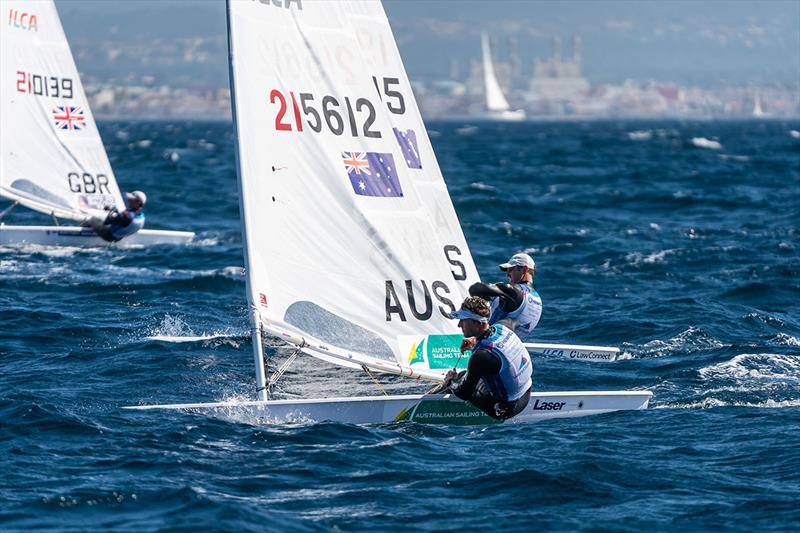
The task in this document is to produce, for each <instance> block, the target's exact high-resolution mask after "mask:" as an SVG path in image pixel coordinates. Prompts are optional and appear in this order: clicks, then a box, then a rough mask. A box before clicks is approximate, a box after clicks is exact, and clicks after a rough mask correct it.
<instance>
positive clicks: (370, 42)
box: [228, 0, 478, 372]
mask: <svg viewBox="0 0 800 533" xmlns="http://www.w3.org/2000/svg"><path fill="white" fill-rule="evenodd" d="M228 16H229V39H230V53H231V71H232V79H233V84H232V88H233V101H234V109H235V111H234V119H235V123H236V127H237V142H238V164H239V183H240V193H241V213H242V219H243V227H244V229H243V231H244V240H245V243H246V270H247V279H248V298H249V301H250V303H251V305H252V306H254V307H255V308H256V309H257V310H258V315H259V317H260V318H259V319H258V320H260V321H261V322H263V323H265V324H266V325H267V327H268V328H272V329H270V331H275V330H276V328H277V329H278V330H283V331H288V332H291V333H293V334H296V335H298V336H299V337H302V338H304V339H306V340H307V341H309V342H314V343H316V345H317V346H318V347H324V349H320V350H317V351H312V352H310V353H312V355H316V356H317V357H320V358H322V359H326V360H329V361H333V362H335V363H338V364H343V365H345V366H355V367H358V366H359V365H360V364H361V363H362V361H364V360H366V359H365V357H367V356H371V357H372V358H380V359H381V360H384V361H388V362H391V364H395V365H401V366H408V365H411V364H413V365H415V366H414V367H415V368H420V369H422V370H424V369H426V368H427V367H428V366H429V360H428V359H426V357H425V356H424V355H423V356H421V357H417V355H418V351H417V350H416V348H417V347H416V346H415V345H414V342H413V341H412V342H411V344H410V346H411V348H409V344H408V343H407V340H408V336H421V337H420V338H421V339H422V338H424V336H426V335H428V334H453V333H457V332H458V329H457V328H456V323H455V322H454V321H453V320H450V319H448V318H446V316H445V315H446V314H447V313H449V312H451V311H453V310H454V309H456V308H457V307H458V305H459V304H460V302H461V300H462V299H463V298H464V297H465V296H467V288H468V287H469V285H470V284H471V283H473V282H475V281H478V273H477V271H476V269H475V265H474V263H473V260H472V256H471V254H470V251H469V248H468V247H467V243H466V240H465V239H464V235H463V233H462V231H461V226H460V224H459V222H458V219H457V217H456V213H455V210H454V208H453V205H452V202H451V200H450V196H449V194H448V192H447V188H446V186H445V183H444V180H443V178H442V174H441V172H440V170H439V165H438V164H437V162H436V157H435V155H434V153H433V149H432V147H431V144H430V141H429V139H428V135H427V132H426V130H425V125H424V124H423V122H422V118H421V116H420V113H419V109H418V108H417V104H416V101H415V100H414V95H413V93H412V91H411V85H410V83H409V81H408V77H407V76H406V72H405V69H404V68H403V63H402V61H401V59H400V54H399V52H398V50H397V46H396V44H395V41H394V37H393V35H392V31H391V28H390V26H389V22H388V20H387V18H386V15H385V13H384V11H383V7H382V6H381V4H380V3H379V2H372V1H342V2H325V1H320V2H315V1H309V0H302V1H300V0H287V1H284V2H283V3H282V4H281V5H280V6H279V5H276V4H274V3H273V4H270V3H268V2H253V1H249V0H246V1H238V0H233V1H230V2H229V13H228ZM292 338H294V339H296V338H297V337H292ZM337 350H338V352H339V353H345V352H346V353H347V355H346V356H345V358H338V359H337V358H336V357H333V358H332V357H330V354H331V353H332V352H336V351H337ZM456 352H457V348H456ZM420 353H421V352H420ZM326 354H328V355H326ZM454 362H455V361H447V363H448V364H449V366H439V367H438V368H440V369H441V370H440V371H441V372H444V371H446V369H447V368H452V366H453V363H454ZM463 362H464V363H465V362H466V358H464V361H463ZM442 364H444V362H442Z"/></svg>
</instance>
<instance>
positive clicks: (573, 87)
mask: <svg viewBox="0 0 800 533" xmlns="http://www.w3.org/2000/svg"><path fill="white" fill-rule="evenodd" d="M528 88H529V94H528V96H527V99H528V100H529V101H534V100H548V101H552V102H559V101H565V100H573V99H577V98H582V97H583V96H584V95H586V94H587V93H588V91H589V89H590V85H589V82H588V81H587V80H586V79H585V78H583V77H582V76H581V40H580V37H577V36H576V37H573V39H572V59H571V60H570V59H564V58H562V57H561V39H559V38H558V37H554V38H553V57H552V58H550V59H548V60H544V61H542V60H541V59H539V58H538V57H537V58H536V59H535V60H534V63H533V78H531V80H530V82H529V84H528Z"/></svg>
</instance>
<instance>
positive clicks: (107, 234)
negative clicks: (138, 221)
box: [93, 209, 136, 242]
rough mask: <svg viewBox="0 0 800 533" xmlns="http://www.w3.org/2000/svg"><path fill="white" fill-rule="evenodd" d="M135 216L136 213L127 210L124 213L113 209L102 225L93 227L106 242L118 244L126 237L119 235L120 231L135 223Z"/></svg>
mask: <svg viewBox="0 0 800 533" xmlns="http://www.w3.org/2000/svg"><path fill="white" fill-rule="evenodd" d="M135 216H136V215H135V212H131V211H128V210H127V209H126V210H125V211H122V212H120V211H117V210H116V209H112V210H111V211H110V212H109V213H108V215H106V219H105V220H104V221H103V222H102V223H99V224H95V225H93V229H94V231H95V233H97V235H99V236H100V238H102V239H103V240H104V241H108V242H117V241H120V240H122V237H124V236H125V235H122V236H120V235H118V233H119V229H120V228H127V227H128V226H129V225H130V224H131V222H133V219H134V217H135Z"/></svg>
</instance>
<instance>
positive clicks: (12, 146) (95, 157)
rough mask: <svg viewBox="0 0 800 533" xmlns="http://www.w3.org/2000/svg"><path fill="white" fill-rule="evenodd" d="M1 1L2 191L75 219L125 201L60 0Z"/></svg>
mask: <svg viewBox="0 0 800 533" xmlns="http://www.w3.org/2000/svg"><path fill="white" fill-rule="evenodd" d="M0 9H2V23H0V59H1V61H0V118H2V120H0V140H1V141H2V145H1V146H0V195H2V196H5V197H7V198H10V199H13V200H18V201H19V202H20V203H21V204H23V205H25V206H27V207H30V208H31V209H36V210H38V211H42V212H44V213H52V214H54V215H56V216H59V217H65V218H71V219H75V220H81V219H83V218H86V216H87V215H89V214H92V213H94V212H97V211H100V210H102V209H103V207H105V206H116V207H118V208H122V207H124V204H123V201H122V196H121V194H120V191H119V187H118V186H117V183H116V180H115V179H114V173H113V172H112V170H111V165H110V164H109V162H108V157H107V155H106V151H105V148H104V147H103V143H102V140H101V139H100V134H99V133H98V131H97V126H96V125H95V122H94V118H93V116H92V112H91V110H90V109H89V103H88V101H87V100H86V95H85V94H84V91H83V86H82V85H81V80H80V78H79V77H78V71H77V69H76V68H75V62H74V61H73V59H72V53H71V52H70V49H69V44H68V43H67V39H66V37H65V35H64V30H63V29H62V27H61V21H60V19H59V17H58V12H57V11H56V7H55V5H54V4H53V2H52V0H46V1H39V2H26V1H18V0H3V2H2V4H0Z"/></svg>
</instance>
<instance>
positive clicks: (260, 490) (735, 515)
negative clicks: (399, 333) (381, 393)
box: [0, 121, 800, 531]
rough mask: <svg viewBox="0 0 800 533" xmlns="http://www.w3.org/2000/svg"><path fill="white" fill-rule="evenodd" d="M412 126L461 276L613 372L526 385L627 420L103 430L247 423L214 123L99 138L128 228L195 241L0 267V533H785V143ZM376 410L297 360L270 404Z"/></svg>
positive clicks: (799, 218) (402, 385)
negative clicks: (609, 349)
mask: <svg viewBox="0 0 800 533" xmlns="http://www.w3.org/2000/svg"><path fill="white" fill-rule="evenodd" d="M428 127H429V130H430V134H431V137H432V142H433V144H434V148H435V149H436V153H437V157H438V160H439V164H440V166H441V168H442V171H443V173H444V176H445V179H446V180H447V183H448V187H449V190H450V193H451V195H452V197H453V200H454V203H455V206H456V210H457V212H458V215H459V218H460V220H461V223H462V226H463V228H464V231H465V234H466V236H467V240H468V242H469V244H470V247H471V250H472V253H473V256H474V258H475V261H476V263H477V265H478V269H479V271H480V273H481V276H482V278H483V279H484V280H495V279H500V272H499V271H497V266H496V265H497V264H498V263H499V262H501V261H504V260H505V259H507V258H508V256H510V255H511V254H512V253H514V252H517V251H520V250H525V251H527V252H529V253H531V254H532V255H533V256H534V257H535V259H536V262H537V265H538V273H537V279H536V285H537V287H538V289H539V291H540V293H541V294H542V297H543V299H544V302H545V310H544V315H543V318H542V321H541V323H540V325H539V327H538V328H537V330H536V336H537V339H538V340H541V341H553V342H574V343H583V344H611V345H619V346H621V347H622V349H623V352H624V357H623V359H622V360H620V361H617V362H614V363H591V362H575V361H569V360H563V359H556V358H537V359H535V368H536V370H535V375H534V385H535V387H536V388H537V389H542V390H580V389H585V390H592V389H594V390H602V389H621V388H635V389H649V390H652V391H653V393H654V397H653V402H652V405H651V409H649V410H647V411H640V412H625V413H613V414H607V415H601V416H592V417H586V418H582V419H574V420H552V421H547V422H542V423H538V424H526V425H517V426H511V425H508V426H499V427H494V426H493V427H460V426H459V427H456V426H437V427H433V426H425V425H418V424H414V423H396V424H389V425H381V426H352V425H344V424H332V423H311V422H306V423H298V424H290V425H270V424H265V423H263V422H262V421H259V420H249V419H247V418H246V417H241V416H240V417H237V416H233V415H231V416H219V417H206V416H198V415H195V414H189V413H181V412H129V411H123V410H121V407H122V406H125V405H131V404H145V403H168V402H186V401H216V400H229V399H246V398H253V397H254V378H253V369H252V355H251V348H250V340H249V336H248V325H247V319H246V315H245V309H246V305H245V299H244V285H245V281H244V275H243V269H242V266H243V260H242V252H241V240H240V229H239V213H238V199H237V188H236V176H235V169H234V155H233V141H232V134H231V127H230V125H229V124H225V123H170V122H166V121H165V122H138V123H123V122H111V123H101V124H100V128H101V133H102V136H103V139H104V141H105V143H106V145H107V147H108V151H109V156H110V158H111V162H112V165H113V167H114V169H115V171H116V174H117V177H118V180H119V181H120V183H121V185H122V187H124V188H141V189H143V190H145V191H146V192H147V193H148V195H149V197H150V198H151V200H150V204H149V205H148V209H147V215H148V221H149V225H150V227H160V228H168V229H190V230H194V231H196V232H197V233H198V238H197V241H196V242H195V243H194V244H192V245H191V246H188V247H156V248H150V249H129V250H81V249H72V248H58V249H57V248H41V247H33V246H29V247H23V248H16V247H4V248H0V472H1V473H0V529H2V530H12V531H13V530H23V529H25V530H27V529H52V530H89V529H98V528H109V529H115V530H136V531H139V530H153V529H168V530H189V529H192V530H226V531H234V530H236V531H240V530H258V531H329V530H341V531H364V530H379V531H431V530H436V531H449V530H456V529H463V528H470V529H472V530H479V531H480V530H502V531H528V530H534V529H544V530H562V531H563V530H566V531H574V530H608V529H613V530H630V531H638V530H641V529H656V530H687V529H688V530H718V529H727V530H750V529H756V530H759V531H792V530H795V531H796V530H797V529H798V528H800V253H799V250H800V139H798V138H797V137H800V134H797V133H795V134H792V133H791V132H792V131H795V132H796V131H798V130H800V123H798V122H797V121H794V122H780V121H748V122H709V121H705V122H644V121H642V122H615V121H608V122H589V123H581V122H575V123H552V124H551V123H527V124H513V125H503V124H489V123H475V124H463V123H431V124H429V125H428ZM6 205H7V203H6V202H3V203H2V204H0V208H2V207H5V206H6ZM10 221H11V222H14V223H21V224H24V223H47V222H48V221H47V218H46V217H42V216H41V215H38V214H35V213H31V212H26V211H25V210H24V209H21V208H17V209H16V210H15V211H14V212H13V213H12V215H11V220H10ZM198 337H199V338H198ZM269 343H270V346H271V348H270V353H272V354H273V357H275V358H276V360H280V359H281V358H282V357H284V356H285V353H286V350H285V347H282V346H281V345H280V343H279V342H277V341H270V342H269ZM380 379H381V382H382V383H383V384H384V386H385V387H386V388H387V389H389V390H391V391H397V392H400V391H411V390H418V389H417V388H415V387H414V386H413V385H409V384H408V383H406V382H405V381H403V380H402V379H399V378H390V377H381V378H380ZM376 392H377V389H376V388H375V386H374V385H373V384H372V382H371V381H370V380H369V378H367V377H366V376H363V375H354V374H353V373H351V372H348V371H345V370H341V369H338V368H334V367H331V366H328V365H325V364H324V363H321V362H317V361H315V360H313V359H304V358H301V359H299V360H298V362H297V364H296V365H295V366H294V367H292V369H290V371H289V372H288V373H287V374H286V375H285V376H284V378H283V380H282V381H281V382H280V384H279V387H278V390H277V395H278V396H279V397H294V396H300V395H305V396H312V395H313V396H319V395H337V394H339V395H341V394H350V393H355V394H375V393H376Z"/></svg>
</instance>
